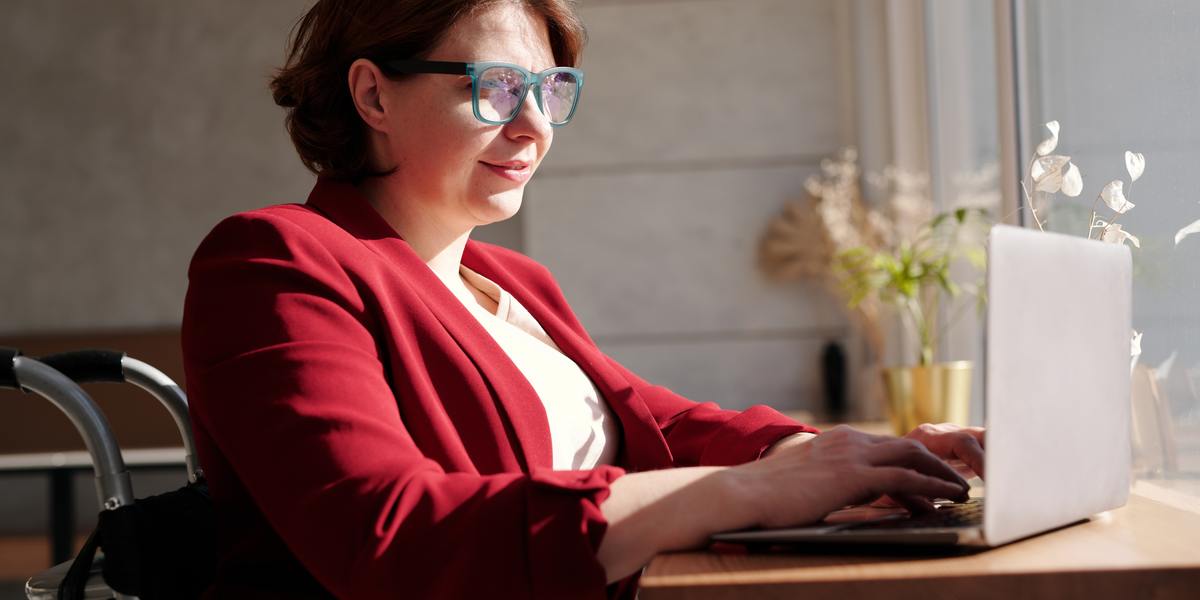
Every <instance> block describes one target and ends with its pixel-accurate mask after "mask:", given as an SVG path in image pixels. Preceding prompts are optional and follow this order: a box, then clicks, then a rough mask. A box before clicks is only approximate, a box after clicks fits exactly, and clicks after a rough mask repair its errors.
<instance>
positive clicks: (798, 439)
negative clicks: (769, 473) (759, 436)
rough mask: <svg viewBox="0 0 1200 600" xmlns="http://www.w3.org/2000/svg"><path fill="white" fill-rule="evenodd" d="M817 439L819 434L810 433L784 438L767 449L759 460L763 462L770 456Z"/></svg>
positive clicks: (795, 434) (794, 434)
mask: <svg viewBox="0 0 1200 600" xmlns="http://www.w3.org/2000/svg"><path fill="white" fill-rule="evenodd" d="M815 437H817V434H815V433H808V432H801V433H793V434H792V435H789V436H787V437H784V438H782V439H780V440H779V441H777V442H775V443H774V444H771V445H770V446H768V447H767V449H766V450H765V451H764V452H763V453H762V456H760V457H759V460H762V459H764V458H766V457H768V456H771V455H772V454H777V453H779V452H780V451H781V450H783V449H785V448H790V447H792V446H799V445H800V444H803V443H804V442H807V441H809V440H811V439H813V438H815Z"/></svg>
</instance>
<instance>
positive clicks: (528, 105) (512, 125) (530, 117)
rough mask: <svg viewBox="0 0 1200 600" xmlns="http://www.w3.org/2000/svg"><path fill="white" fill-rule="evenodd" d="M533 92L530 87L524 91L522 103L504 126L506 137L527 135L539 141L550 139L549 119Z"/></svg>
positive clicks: (551, 133) (551, 130)
mask: <svg viewBox="0 0 1200 600" xmlns="http://www.w3.org/2000/svg"><path fill="white" fill-rule="evenodd" d="M534 93H536V90H535V89H534V88H533V87H530V88H529V91H528V92H526V93H525V99H524V104H523V105H522V106H521V110H520V111H519V112H518V113H517V116H516V118H515V119H513V120H512V121H510V122H509V123H508V124H506V125H505V126H504V128H505V134H506V135H508V137H510V138H512V139H517V138H521V137H528V138H533V139H534V140H537V141H541V140H547V139H550V136H551V135H553V131H554V130H553V128H551V127H550V119H549V118H548V117H547V116H546V115H544V114H542V111H541V110H540V109H539V108H538V103H537V98H535V97H534Z"/></svg>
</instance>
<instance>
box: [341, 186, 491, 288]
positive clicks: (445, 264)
mask: <svg viewBox="0 0 1200 600" xmlns="http://www.w3.org/2000/svg"><path fill="white" fill-rule="evenodd" d="M358 189H359V191H360V192H361V193H362V194H363V195H364V196H365V197H366V198H367V201H368V202H370V203H371V206H372V207H374V208H375V212H377V213H379V215H380V216H381V217H383V220H384V221H387V223H388V224H389V225H391V226H392V229H395V230H396V233H398V234H400V237H402V238H404V241H406V242H408V245H409V246H411V247H412V249H413V251H415V252H416V253H417V256H419V257H421V260H422V261H424V262H425V264H427V265H429V268H430V269H431V270H433V273H434V275H437V277H438V279H441V280H442V282H444V283H445V284H446V285H447V286H448V287H449V288H450V290H451V291H452V292H454V293H455V294H460V295H461V294H466V295H467V296H468V297H469V296H470V294H471V293H470V291H469V289H468V288H467V286H466V284H465V283H464V282H463V279H462V276H461V275H460V274H459V267H460V265H462V255H463V250H464V249H465V248H466V246H467V239H469V238H470V236H471V232H472V231H473V230H474V229H475V228H474V226H472V225H469V224H464V223H457V222H454V221H453V220H452V219H448V218H446V215H445V214H443V213H439V211H438V210H436V209H437V208H438V205H436V204H426V203H420V202H405V201H404V200H403V199H401V198H398V195H397V193H396V191H394V190H391V189H389V188H388V186H387V183H386V181H385V179H384V178H379V179H374V180H372V179H368V180H367V181H364V182H363V183H361V184H359V186H358Z"/></svg>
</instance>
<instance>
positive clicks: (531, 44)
mask: <svg viewBox="0 0 1200 600" xmlns="http://www.w3.org/2000/svg"><path fill="white" fill-rule="evenodd" d="M428 59H429V60H440V61H456V62H479V61H503V62H508V63H513V64H517V65H520V66H522V67H525V68H526V69H529V70H530V71H531V72H534V73H536V72H539V71H542V70H544V69H548V68H550V67H553V66H555V65H554V55H553V52H552V51H551V49H550V41H549V36H548V34H547V31H546V24H545V21H544V20H543V19H542V18H541V16H540V15H537V14H535V13H531V12H530V11H529V10H527V9H526V8H524V7H523V6H520V5H518V4H516V3H502V4H499V5H497V6H494V7H492V8H490V9H487V10H483V11H479V12H478V13H477V14H475V15H472V16H468V17H464V18H462V19H460V20H459V21H458V22H457V23H456V24H455V25H454V26H453V27H452V28H451V29H450V31H449V32H447V35H446V37H445V38H444V39H443V41H442V42H441V43H440V44H439V45H438V46H437V47H435V48H434V49H433V51H432V52H431V53H430V55H429V56H428ZM379 98H380V100H379V101H380V105H381V106H382V107H383V108H384V114H385V117H384V119H383V122H382V124H381V125H382V127H379V126H377V127H376V128H377V129H381V128H382V129H383V131H381V133H385V134H386V135H385V138H386V139H385V141H384V142H383V144H384V146H385V148H386V152H387V153H388V154H389V156H386V157H380V158H381V160H380V161H379V162H380V163H381V164H380V166H383V167H385V168H390V167H391V166H393V165H395V166H397V167H398V170H397V172H396V174H394V175H393V176H392V178H393V179H392V181H390V182H389V184H390V185H389V187H390V188H391V190H392V192H393V194H394V195H393V197H395V198H396V199H397V200H398V201H400V202H405V203H408V202H414V201H415V202H418V203H420V206H421V208H422V209H423V211H428V210H430V209H433V210H434V213H435V214H436V215H437V216H435V214H429V213H428V212H426V213H425V216H426V217H429V218H436V219H438V220H440V221H441V223H440V225H441V226H442V227H452V228H455V229H459V228H469V227H474V226H476V225H485V224H487V223H492V222H495V221H501V220H504V219H507V218H509V217H511V216H512V215H514V214H516V212H517V210H518V209H519V208H520V207H521V198H522V196H523V194H524V191H525V183H526V182H527V181H528V180H529V177H530V176H531V175H533V172H534V171H535V170H536V169H537V167H538V165H539V164H540V163H541V161H542V158H543V157H544V156H545V155H546V151H547V150H549V149H550V143H551V141H552V139H553V137H554V136H553V133H552V132H553V130H552V129H551V127H550V124H549V122H548V121H547V119H546V117H545V116H544V115H543V114H542V113H541V111H539V110H538V108H537V102H536V101H535V100H534V99H533V98H532V97H528V96H527V97H526V98H525V104H524V106H523V107H522V108H521V111H520V113H519V115H518V116H517V118H516V119H514V120H513V121H511V122H509V123H507V124H505V125H488V124H486V123H483V122H481V121H479V120H478V119H476V118H475V116H474V113H473V112H472V108H471V80H470V78H468V77H467V76H465V75H463V76H457V75H440V74H418V75H410V76H408V77H406V78H404V79H403V80H401V81H391V80H387V79H385V80H383V82H382V85H381V89H380V96H379Z"/></svg>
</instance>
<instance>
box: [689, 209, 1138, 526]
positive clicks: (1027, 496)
mask: <svg viewBox="0 0 1200 600" xmlns="http://www.w3.org/2000/svg"><path fill="white" fill-rule="evenodd" d="M988 256H989V260H988V274H987V276H988V294H989V299H988V305H987V336H986V337H987V346H986V359H985V362H986V365H985V373H984V378H985V382H984V387H985V395H984V411H985V416H986V418H985V421H986V427H987V442H986V445H985V446H986V447H985V449H984V452H985V465H986V469H987V482H986V485H985V486H984V487H983V493H982V497H978V498H976V497H973V498H972V500H971V501H970V502H967V503H961V504H955V503H946V502H944V501H939V502H938V503H937V506H938V510H936V511H933V512H932V513H930V514H927V515H912V516H910V515H909V514H908V513H907V511H904V510H903V509H895V510H891V511H887V510H883V511H882V512H883V513H884V514H882V515H880V514H879V513H880V512H881V511H880V510H879V509H871V508H867V507H856V508H850V509H847V510H844V511H838V512H837V513H834V514H831V515H830V516H829V517H827V518H826V519H825V520H824V521H822V522H821V523H818V524H816V525H812V526H806V527H793V528H778V529H748V530H741V531H729V532H723V533H718V534H715V535H713V536H711V538H712V540H714V541H721V542H737V543H767V544H776V543H779V544H795V543H837V544H853V543H868V544H915V545H962V546H984V547H990V546H999V545H1002V544H1006V543H1009V542H1012V541H1015V540H1019V539H1022V538H1026V537H1029V536H1032V535H1035V534H1038V533H1042V532H1046V531H1050V530H1053V529H1057V528H1060V527H1063V526H1066V525H1070V524H1074V523H1078V522H1082V521H1085V520H1087V519H1088V518H1089V517H1091V516H1093V515H1096V514H1098V513H1101V512H1104V511H1106V510H1110V509H1113V508H1117V507H1120V506H1123V505H1124V504H1125V502H1126V500H1127V499H1128V496H1129V487H1130V471H1131V467H1132V465H1131V460H1132V458H1131V448H1130V418H1131V416H1130V412H1131V403H1130V336H1131V328H1130V320H1131V296H1132V293H1131V287H1132V281H1131V264H1130V262H1131V261H1130V252H1129V248H1127V247H1126V246H1125V245H1123V244H1108V243H1102V242H1097V241H1089V240H1086V239H1084V238H1079V237H1073V236H1067V235H1061V234H1056V233H1042V232H1039V231H1034V230H1028V229H1023V228H1019V227H1011V226H1007V225H997V226H995V227H993V228H992V230H991V234H990V236H989V244H988ZM972 495H973V496H976V495H978V494H977V493H973V494H972ZM855 511H857V512H858V515H857V516H856V515H854V514H849V513H854V512H855Z"/></svg>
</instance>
